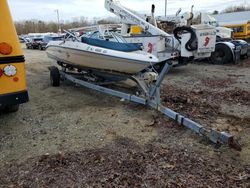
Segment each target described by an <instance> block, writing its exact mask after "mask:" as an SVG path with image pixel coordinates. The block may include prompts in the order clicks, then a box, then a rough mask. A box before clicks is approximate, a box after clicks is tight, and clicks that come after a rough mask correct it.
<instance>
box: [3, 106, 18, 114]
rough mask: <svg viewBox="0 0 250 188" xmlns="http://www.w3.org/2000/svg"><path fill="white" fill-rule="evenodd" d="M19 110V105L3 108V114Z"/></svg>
mask: <svg viewBox="0 0 250 188" xmlns="http://www.w3.org/2000/svg"><path fill="white" fill-rule="evenodd" d="M18 110H19V104H15V105H11V106H8V107H6V108H5V110H4V112H6V113H14V112H17V111H18Z"/></svg>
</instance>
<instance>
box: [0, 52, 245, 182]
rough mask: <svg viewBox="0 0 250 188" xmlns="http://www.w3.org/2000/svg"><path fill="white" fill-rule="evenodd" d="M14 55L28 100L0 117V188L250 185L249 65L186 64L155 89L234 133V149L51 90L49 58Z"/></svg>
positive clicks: (101, 98)
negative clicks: (21, 63) (22, 59)
mask: <svg viewBox="0 0 250 188" xmlns="http://www.w3.org/2000/svg"><path fill="white" fill-rule="evenodd" d="M24 53H25V56H26V61H27V80H28V87H29V95H30V102H29V103H27V104H24V105H22V106H21V108H20V110H19V111H18V112H17V113H15V114H0V187H93V186H94V187H101V186H103V187H112V186H114V187H183V186H184V187H190V186H191V187H248V186H250V184H249V182H250V179H249V178H250V177H249V176H250V121H249V120H250V108H249V106H250V95H249V94H250V61H248V60H244V61H243V62H242V63H241V64H240V65H226V66H218V65H210V64H206V63H202V62H199V63H195V64H189V65H188V66H185V67H180V68H176V69H174V70H172V71H171V72H170V73H169V74H168V75H167V76H166V78H165V80H164V83H163V87H162V101H163V103H164V104H165V105H166V106H169V107H171V108H173V109H175V110H177V111H178V112H180V113H182V114H185V115H187V116H188V117H190V118H191V119H194V120H196V121H198V122H200V123H202V124H204V125H206V126H209V127H213V128H217V129H218V130H221V131H228V132H230V133H231V134H233V135H235V137H236V138H237V139H238V140H239V142H240V143H241V145H242V151H241V152H238V151H235V150H232V149H230V148H228V147H225V146H223V147H217V146H214V145H212V144H211V143H210V142H208V141H207V140H205V139H204V138H201V137H199V136H198V135H196V134H194V133H192V132H191V131H190V130H187V129H186V128H184V127H181V126H178V125H176V124H175V123H174V122H173V121H171V120H169V119H167V118H165V117H163V116H162V115H160V114H158V113H157V112H155V111H153V110H151V109H148V108H145V107H144V106H140V105H137V104H133V103H128V102H122V101H120V100H119V99H117V98H115V97H112V96H108V95H105V94H102V93H99V92H95V91H91V90H88V89H85V88H80V87H78V86H74V85H72V84H70V83H63V84H62V85H61V86H60V87H59V88H53V87H51V86H50V84H49V71H48V69H47V68H48V66H51V65H52V64H54V62H53V61H52V60H50V59H48V58H47V57H46V53H45V52H44V51H38V50H26V49H24ZM62 185H63V186H62Z"/></svg>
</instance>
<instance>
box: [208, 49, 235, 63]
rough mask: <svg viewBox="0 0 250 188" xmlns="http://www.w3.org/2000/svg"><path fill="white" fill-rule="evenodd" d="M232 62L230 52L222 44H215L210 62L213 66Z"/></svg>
mask: <svg viewBox="0 0 250 188" xmlns="http://www.w3.org/2000/svg"><path fill="white" fill-rule="evenodd" d="M232 60H233V56H232V51H231V50H230V49H229V47H227V46H225V45H224V44H216V46H215V51H214V52H213V53H212V54H211V61H212V63H214V64H220V65H222V64H226V63H230V62H232Z"/></svg>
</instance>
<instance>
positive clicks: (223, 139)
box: [49, 62, 241, 151]
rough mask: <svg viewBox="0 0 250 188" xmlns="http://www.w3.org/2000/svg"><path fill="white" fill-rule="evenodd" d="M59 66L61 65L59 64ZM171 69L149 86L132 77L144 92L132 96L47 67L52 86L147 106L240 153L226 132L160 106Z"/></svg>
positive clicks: (64, 70) (168, 64)
mask: <svg viewBox="0 0 250 188" xmlns="http://www.w3.org/2000/svg"><path fill="white" fill-rule="evenodd" d="M59 65H61V64H59ZM171 67H172V63H171V62H167V63H165V65H164V67H163V69H162V70H161V71H160V73H159V75H158V76H157V79H155V81H154V82H151V83H150V84H148V83H146V82H145V80H144V79H143V78H142V77H136V76H134V77H132V80H133V81H135V82H136V83H137V85H138V86H139V87H140V88H141V89H142V90H143V91H144V96H138V95H133V94H129V93H125V92H121V91H118V90H114V89H110V88H107V87H104V86H103V85H98V84H96V83H91V82H89V81H85V80H83V79H80V78H79V74H71V73H69V72H67V68H65V67H63V66H62V68H63V69H62V70H59V69H58V68H57V67H55V66H51V67H49V70H50V79H51V84H52V86H59V85H60V80H69V81H70V82H73V83H75V84H76V85H79V86H83V87H86V88H89V89H93V90H96V91H100V92H103V93H106V94H109V95H112V96H116V97H119V98H121V99H123V100H127V101H132V102H135V103H138V104H142V105H145V106H149V107H151V108H153V109H155V110H157V111H159V112H161V113H162V114H164V115H166V116H167V117H169V118H171V119H172V120H174V121H176V122H177V123H178V124H180V125H183V126H185V127H187V128H189V129H191V130H192V131H194V132H195V133H197V134H199V135H200V136H204V137H206V138H207V139H209V140H210V141H211V142H212V143H214V144H216V145H217V146H220V145H228V146H229V147H231V148H233V149H236V150H238V151H241V146H240V144H239V143H238V142H237V141H236V140H235V139H234V137H233V136H232V135H230V134H229V133H227V132H219V131H217V130H215V129H212V128H206V127H204V126H202V125H200V124H199V123H196V122H194V121H192V120H191V119H189V118H187V117H184V116H183V115H181V114H179V113H177V112H175V111H173V110H171V109H169V108H167V107H164V106H163V105H162V104H161V97H160V86H161V83H162V81H163V79H164V77H165V75H166V74H167V73H168V72H169V70H170V69H171Z"/></svg>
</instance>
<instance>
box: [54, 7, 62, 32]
mask: <svg viewBox="0 0 250 188" xmlns="http://www.w3.org/2000/svg"><path fill="white" fill-rule="evenodd" d="M55 12H56V15H57V26H58V33H61V32H62V29H61V24H60V15H59V10H58V9H56V10H55Z"/></svg>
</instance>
